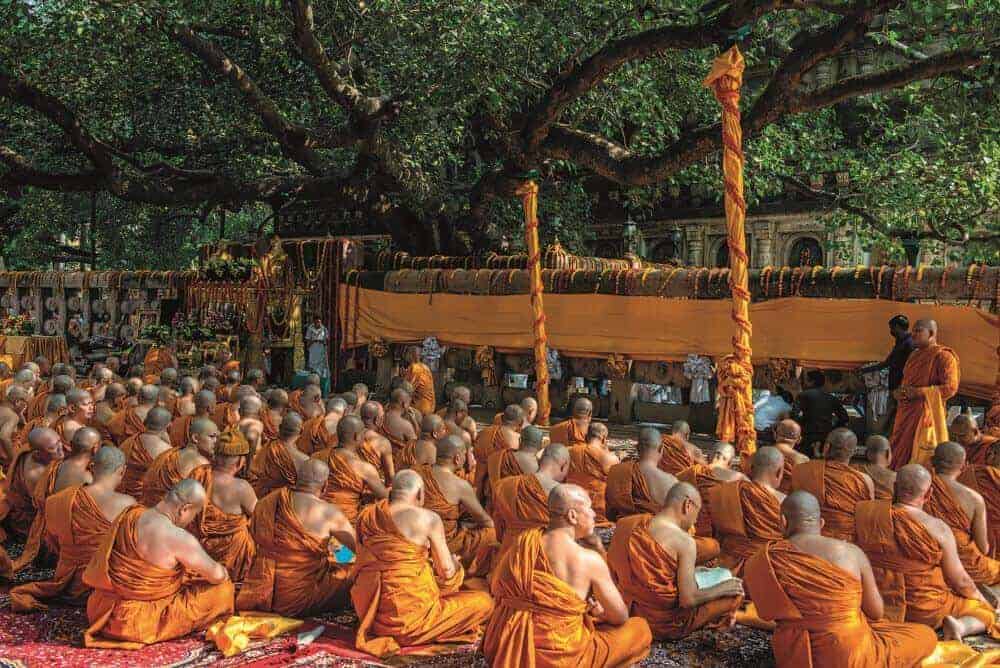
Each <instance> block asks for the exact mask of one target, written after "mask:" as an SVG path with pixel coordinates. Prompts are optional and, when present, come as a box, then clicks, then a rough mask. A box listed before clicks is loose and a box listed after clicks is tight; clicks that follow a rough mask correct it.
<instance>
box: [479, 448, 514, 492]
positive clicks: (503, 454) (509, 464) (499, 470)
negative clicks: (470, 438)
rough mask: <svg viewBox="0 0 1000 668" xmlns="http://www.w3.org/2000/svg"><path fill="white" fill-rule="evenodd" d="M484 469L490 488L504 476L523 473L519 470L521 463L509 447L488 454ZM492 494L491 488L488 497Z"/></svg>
mask: <svg viewBox="0 0 1000 668" xmlns="http://www.w3.org/2000/svg"><path fill="white" fill-rule="evenodd" d="M477 466H478V463H477ZM486 471H487V474H486V475H487V478H488V479H489V483H490V487H491V488H494V487H496V485H497V483H498V482H500V481H501V480H503V479H504V478H509V477H511V476H515V475H521V474H522V473H524V471H522V470H521V463H520V462H518V461H517V455H515V454H514V450H511V449H510V448H504V449H503V450H499V451H497V452H494V453H492V454H490V456H489V457H488V458H487V459H486ZM492 496H493V494H492V490H491V493H490V497H491V498H492Z"/></svg>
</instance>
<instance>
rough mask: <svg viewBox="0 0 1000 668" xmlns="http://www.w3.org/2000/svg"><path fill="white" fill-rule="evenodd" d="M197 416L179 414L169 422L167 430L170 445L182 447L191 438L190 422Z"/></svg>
mask: <svg viewBox="0 0 1000 668" xmlns="http://www.w3.org/2000/svg"><path fill="white" fill-rule="evenodd" d="M196 419H198V418H197V416H195V415H181V416H180V417H176V418H174V419H173V420H172V421H171V422H170V429H169V430H168V431H167V433H168V435H169V436H170V445H172V446H174V447H175V448H183V447H184V446H186V445H187V444H188V441H189V440H191V423H192V422H194V421H195V420H196Z"/></svg>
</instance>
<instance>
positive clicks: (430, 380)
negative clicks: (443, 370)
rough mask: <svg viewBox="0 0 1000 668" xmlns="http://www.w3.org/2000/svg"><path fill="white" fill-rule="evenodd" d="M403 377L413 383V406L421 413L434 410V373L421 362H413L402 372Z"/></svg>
mask: <svg viewBox="0 0 1000 668" xmlns="http://www.w3.org/2000/svg"><path fill="white" fill-rule="evenodd" d="M403 378H404V379H406V380H408V381H409V382H410V383H411V384H412V385H413V407H414V408H416V409H417V410H418V411H420V412H421V413H422V414H423V415H430V414H431V413H433V412H434V409H435V408H436V406H435V397H434V374H433V373H431V370H430V367H428V366H427V365H426V364H424V363H423V362H414V363H413V364H411V365H410V366H409V368H407V369H406V371H404V372H403Z"/></svg>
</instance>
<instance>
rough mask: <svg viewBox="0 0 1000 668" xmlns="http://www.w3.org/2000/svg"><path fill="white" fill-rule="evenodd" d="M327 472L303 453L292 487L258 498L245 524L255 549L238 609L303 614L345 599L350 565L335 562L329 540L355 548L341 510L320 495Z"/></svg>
mask: <svg viewBox="0 0 1000 668" xmlns="http://www.w3.org/2000/svg"><path fill="white" fill-rule="evenodd" d="M329 475H330V470H329V469H328V468H327V466H326V464H324V463H323V462H321V461H320V460H318V459H308V458H307V459H306V460H305V461H304V462H302V463H301V464H300V465H299V468H298V472H297V475H296V482H295V486H294V487H280V488H278V489H275V490H274V491H273V492H271V493H270V494H269V495H267V496H266V497H264V498H263V499H261V500H260V501H259V502H258V503H257V507H256V508H255V509H254V513H253V521H252V522H251V525H250V531H251V533H252V534H253V538H254V542H256V543H257V555H256V557H254V561H253V566H251V567H250V573H249V575H247V578H246V580H245V581H244V583H243V588H242V589H241V590H240V594H239V596H238V597H237V599H236V608H237V609H238V610H256V611H260V612H274V613H277V614H279V615H285V616H287V617H304V616H307V615H310V614H316V613H319V612H326V611H328V610H335V609H338V608H340V607H342V606H343V605H344V604H345V603H346V601H347V587H348V584H349V583H348V578H347V576H348V573H349V570H350V567H349V566H348V565H346V564H340V563H338V562H337V560H336V559H335V558H334V556H333V555H332V550H331V549H330V546H331V544H334V545H344V546H345V547H347V548H348V549H349V550H352V551H354V550H357V545H356V542H355V541H356V539H355V534H354V529H353V527H351V523H350V522H349V521H348V520H347V518H346V517H345V516H344V514H343V513H342V512H340V510H338V509H337V507H336V506H334V505H333V504H332V503H327V502H326V501H324V500H323V499H322V498H320V494H321V492H322V490H323V486H324V485H325V484H326V481H327V479H328V477H329Z"/></svg>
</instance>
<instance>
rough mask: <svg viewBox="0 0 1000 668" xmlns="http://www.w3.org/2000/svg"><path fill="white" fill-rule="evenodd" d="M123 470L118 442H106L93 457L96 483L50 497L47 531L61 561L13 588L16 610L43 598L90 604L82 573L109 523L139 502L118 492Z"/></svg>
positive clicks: (37, 606)
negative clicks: (49, 572)
mask: <svg viewBox="0 0 1000 668" xmlns="http://www.w3.org/2000/svg"><path fill="white" fill-rule="evenodd" d="M124 474H125V455H123V454H122V452H121V450H119V449H118V448H116V447H114V446H105V447H103V448H101V449H100V450H98V452H97V454H96V455H95V456H94V460H93V482H91V483H90V484H87V485H73V486H71V487H67V488H66V489H63V490H62V491H60V492H57V493H55V494H53V495H52V496H50V497H49V498H48V499H47V500H46V502H45V526H46V531H47V532H48V536H49V539H50V540H51V541H52V542H53V543H54V545H55V547H56V548H57V550H58V552H59V563H57V564H56V570H55V573H54V574H53V576H52V578H50V579H49V580H42V581H38V582H29V583H27V584H23V585H21V586H19V587H14V588H13V589H11V591H10V606H11V609H12V610H14V611H15V612H32V611H36V610H47V609H48V606H47V605H46V603H45V602H46V601H48V600H50V599H56V598H58V599H60V601H62V602H69V603H71V604H72V605H75V606H83V605H86V602H87V596H88V595H89V594H90V587H88V586H87V585H85V584H84V583H83V572H84V570H85V569H86V568H87V564H88V563H89V562H90V558H91V557H92V556H93V554H94V552H95V551H96V550H97V546H98V545H99V544H100V542H101V539H102V538H103V537H104V535H105V534H106V533H108V531H109V530H110V529H111V523H112V522H114V521H115V518H116V517H118V515H119V514H120V513H121V512H122V511H123V510H125V509H126V508H129V507H131V506H133V505H135V499H133V498H132V497H131V496H127V495H125V494H119V493H118V492H116V491H115V489H116V488H117V487H118V485H119V483H120V482H121V479H122V476H123V475H124Z"/></svg>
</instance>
